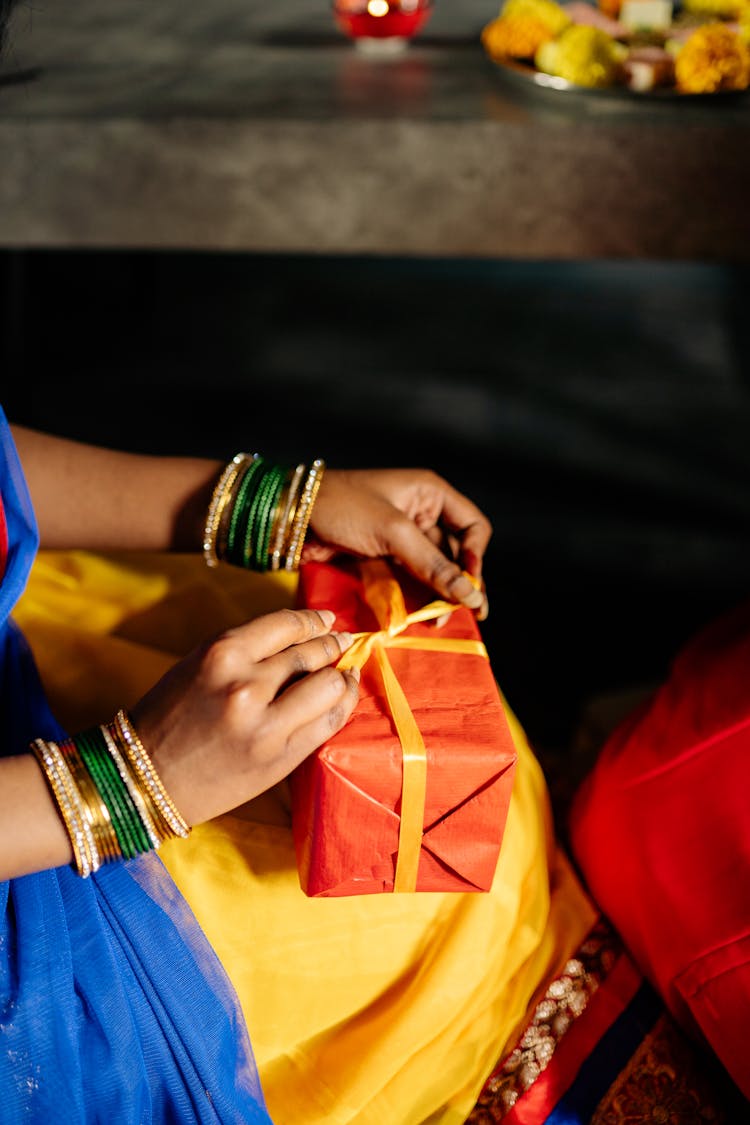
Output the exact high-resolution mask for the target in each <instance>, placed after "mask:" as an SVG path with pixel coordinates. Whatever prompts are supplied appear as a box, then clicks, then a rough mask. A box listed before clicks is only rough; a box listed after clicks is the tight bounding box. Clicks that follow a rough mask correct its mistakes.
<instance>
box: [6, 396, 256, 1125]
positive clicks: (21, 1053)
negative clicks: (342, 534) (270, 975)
mask: <svg viewBox="0 0 750 1125" xmlns="http://www.w3.org/2000/svg"><path fill="white" fill-rule="evenodd" d="M0 496H1V497H2V502H3V506H4V509H5V517H6V522H7V527H8V546H9V549H8V557H7V560H6V566H5V573H4V575H0V579H1V582H0V755H2V756H6V755H11V754H19V753H23V752H24V751H25V750H26V748H27V746H28V743H29V741H30V740H31V739H32V738H34V737H37V736H42V737H47V738H53V739H54V738H59V737H61V736H62V734H63V732H62V731H61V730H60V728H59V726H58V724H57V723H56V721H55V719H54V717H53V716H52V714H51V713H50V710H49V708H48V706H47V703H46V701H45V698H44V694H43V691H42V688H41V685H40V683H39V679H38V676H37V674H36V670H35V667H34V663H33V660H32V657H31V654H30V652H29V650H28V647H27V645H26V644H25V642H24V639H23V637H22V636H21V634H20V633H19V631H18V629H17V628H16V627H15V626H14V625H13V623H12V622H11V621H10V620H9V614H10V612H11V610H12V608H13V606H14V604H15V602H16V600H17V598H18V597H19V595H20V594H21V592H22V590H23V588H24V585H25V582H26V578H27V575H28V571H29V568H30V566H31V562H32V560H33V557H34V553H35V550H36V546H37V532H36V525H35V520H34V515H33V512H32V509H31V503H30V500H29V497H28V493H27V490H26V486H25V484H24V480H23V475H22V472H21V469H20V465H19V463H18V460H17V457H16V453H15V449H14V447H13V443H12V438H11V436H10V430H9V428H8V425H7V422H6V419H5V416H4V414H3V413H2V410H0ZM0 1121H2V1123H3V1125H15V1123H16V1122H19V1123H20V1122H24V1123H26V1122H39V1123H42V1122H44V1125H49V1123H50V1122H57V1121H64V1122H66V1125H79V1123H82V1122H107V1123H108V1125H148V1123H151V1122H153V1123H157V1122H158V1123H171V1122H180V1123H183V1122H212V1123H215V1122H232V1123H233V1125H234V1123H236V1122H250V1123H253V1122H263V1123H266V1125H267V1123H269V1122H270V1118H269V1117H268V1114H267V1112H266V1110H265V1106H264V1103H263V1098H262V1094H261V1091H260V1085H259V1082H258V1076H257V1071H256V1068H255V1063H254V1061H253V1057H252V1051H251V1049H250V1043H249V1040H248V1036H247V1031H246V1029H245V1025H244V1022H243V1018H242V1014H241V1012H240V1010H239V1006H238V1004H237V1000H236V997H235V995H234V993H233V991H232V988H231V985H230V984H229V981H228V979H227V977H226V975H225V973H224V971H223V969H222V967H221V965H220V964H219V962H218V960H217V958H216V956H215V954H214V953H213V951H212V949H211V948H210V946H209V944H208V942H207V941H206V938H205V937H204V935H203V933H202V932H201V930H200V929H199V927H198V925H197V923H196V921H195V919H194V917H193V915H192V914H191V912H190V909H189V908H188V906H187V905H186V903H185V902H184V900H183V899H182V898H181V896H180V894H179V892H178V891H177V889H176V888H175V886H174V884H173V883H172V881H171V879H170V878H169V876H168V875H167V873H166V871H165V869H164V867H163V865H162V864H161V862H160V860H159V859H158V858H157V857H156V856H155V855H154V854H151V855H147V856H143V857H140V858H139V859H136V860H133V861H131V862H130V863H127V864H113V865H111V866H109V867H105V868H103V869H102V870H101V871H100V872H98V873H97V874H96V875H94V876H92V877H91V878H89V879H85V880H84V879H81V878H79V877H78V876H77V875H75V874H74V873H73V871H72V870H71V869H70V868H67V867H62V868H58V869H56V870H54V871H44V872H41V873H40V874H37V875H27V876H24V877H22V878H18V879H12V880H10V882H4V883H3V882H0Z"/></svg>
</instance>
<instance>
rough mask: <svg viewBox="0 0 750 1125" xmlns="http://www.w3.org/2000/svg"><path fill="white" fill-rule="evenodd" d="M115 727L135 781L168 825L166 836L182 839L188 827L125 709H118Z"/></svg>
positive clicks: (163, 821) (187, 831)
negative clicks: (135, 778) (136, 780)
mask: <svg viewBox="0 0 750 1125" xmlns="http://www.w3.org/2000/svg"><path fill="white" fill-rule="evenodd" d="M115 726H116V728H117V733H118V735H119V740H120V745H121V746H122V747H123V750H124V752H125V755H126V757H127V760H128V762H129V764H130V766H131V768H132V769H133V772H134V773H135V776H136V777H137V779H138V782H139V783H140V785H141V787H142V789H144V790H145V791H146V792H147V793H148V795H149V798H150V800H151V802H152V803H153V804H154V805H155V806H156V808H157V809H158V811H159V819H160V820H161V822H162V824H164V825H165V826H166V828H167V833H166V834H165V838H166V835H169V836H181V837H182V838H183V839H185V838H186V837H187V836H189V835H190V826H189V824H188V823H187V821H186V820H185V819H184V817H183V816H182V815H181V813H180V811H179V810H178V808H177V806H176V805H175V803H174V801H173V800H172V798H171V797H170V796H169V794H168V793H167V791H166V789H165V788H164V786H163V785H162V782H161V778H160V777H159V775H158V773H157V772H156V768H155V766H154V764H153V762H152V761H151V759H150V758H149V756H148V754H147V753H146V750H145V747H144V745H143V743H142V742H141V740H140V738H139V737H138V733H137V731H136V729H135V727H134V726H133V724H132V723H131V721H130V719H129V718H128V715H127V713H126V712H125V711H118V712H117V714H116V715H115Z"/></svg>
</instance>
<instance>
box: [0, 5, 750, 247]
mask: <svg viewBox="0 0 750 1125" xmlns="http://www.w3.org/2000/svg"><path fill="white" fill-rule="evenodd" d="M496 7H497V5H496V4H495V3H494V2H490V0H453V2H452V3H451V0H438V3H437V6H436V10H435V14H434V16H433V18H432V20H431V21H430V23H429V24H428V25H427V28H426V29H425V31H424V32H423V33H422V34H421V36H420V37H419V38H418V39H416V40H415V41H414V42H413V43H412V44H411V45H410V46H409V48H408V49H407V50H406V51H405V52H404V53H403V54H402V55H400V56H397V57H393V58H380V59H373V58H369V57H367V56H365V55H363V54H361V53H360V52H358V51H356V50H355V49H354V48H353V47H352V45H351V44H350V43H349V42H348V41H347V40H345V39H344V38H343V37H342V36H341V35H340V34H339V33H338V32H337V30H336V29H335V27H334V25H333V22H332V18H331V15H330V11H329V8H328V5H327V3H324V2H320V3H318V2H315V0H272V2H268V3H265V4H263V3H259V2H258V0H243V2H242V3H240V2H238V0H213V2H212V3H211V4H201V5H198V4H195V3H189V2H187V0H159V3H158V4H154V3H153V2H152V0H107V3H106V4H101V3H95V2H94V0H69V2H68V3H66V4H61V5H55V6H50V7H49V8H47V9H45V10H35V9H34V8H33V6H30V5H28V6H27V5H25V4H23V5H21V6H19V8H18V9H17V11H16V14H15V17H14V20H13V23H12V25H11V28H10V33H9V37H8V44H7V47H6V52H5V57H4V60H3V63H2V66H1V67H0V146H1V151H2V153H3V167H2V171H1V172H0V245H3V246H6V247H25V246H29V247H65V246H68V247H70V246H76V247H103V246H107V247H132V248H135V247H148V248H167V247H171V248H205V249H226V250H249V251H261V252H295V253H296V252H312V253H344V254H347V253H352V254H384V255H400V254H407V255H436V256H485V257H496V258H538V259H555V258H558V259H587V258H661V259H692V260H705V261H748V260H750V208H748V206H747V202H746V201H747V199H748V198H750V144H749V143H748V141H750V95H739V96H724V97H719V98H714V99H695V100H693V99H690V100H687V99H677V98H668V99H658V98H634V97H628V96H625V95H614V96H613V95H598V94H583V95H570V94H559V93H555V92H551V91H541V90H538V89H536V88H535V87H533V86H531V85H530V84H529V83H528V82H526V81H525V80H524V79H518V78H514V77H511V76H509V75H506V74H504V73H503V72H502V70H501V69H499V68H498V67H496V66H494V65H493V64H492V63H490V62H489V61H488V59H487V58H486V57H485V55H484V53H483V51H482V48H481V46H480V44H479V32H480V30H481V27H482V26H483V24H484V23H486V22H487V21H488V20H489V19H490V18H492V16H493V15H494V14H495V10H496Z"/></svg>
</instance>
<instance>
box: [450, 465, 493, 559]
mask: <svg viewBox="0 0 750 1125" xmlns="http://www.w3.org/2000/svg"><path fill="white" fill-rule="evenodd" d="M443 490H444V502H443V513H442V522H443V523H444V525H445V526H446V527H447V528H448V529H449V530H450V531H453V532H454V533H456V535H457V538H458V540H459V558H460V561H461V565H462V566H463V568H464V569H465V570H468V572H469V574H472V575H473V576H474V577H475V578H479V577H480V575H481V573H482V559H483V557H484V554H485V551H486V550H487V546H488V544H489V541H490V539H491V537H492V524H491V523H490V521H489V520H488V519H487V517H486V516H485V514H484V513H483V512H482V511H481V510H480V509H479V508H478V507H477V506H476V504H474V503H472V501H471V500H469V499H468V497H466V496H464V495H463V494H462V493H460V492H457V491H456V489H455V488H453V487H452V486H451V485H449V484H448V483H447V482H443Z"/></svg>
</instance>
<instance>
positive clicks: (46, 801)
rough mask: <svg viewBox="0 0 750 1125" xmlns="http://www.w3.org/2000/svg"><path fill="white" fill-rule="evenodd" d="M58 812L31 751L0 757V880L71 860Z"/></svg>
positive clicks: (59, 865)
mask: <svg viewBox="0 0 750 1125" xmlns="http://www.w3.org/2000/svg"><path fill="white" fill-rule="evenodd" d="M72 858H73V853H72V850H71V847H70V841H69V839H68V835H67V832H66V830H65V827H64V825H63V822H62V819H61V818H60V814H59V813H58V811H57V807H56V805H55V803H54V801H53V799H52V795H51V793H50V791H49V789H48V787H47V782H46V781H45V779H44V775H43V774H42V771H41V769H40V768H39V765H38V763H37V761H36V758H35V757H34V756H33V754H24V755H22V756H20V757H17V758H3V759H0V880H5V879H11V878H14V877H15V876H18V875H28V874H30V873H31V872H33V871H44V870H46V869H47V868H49V867H61V866H62V865H63V864H65V863H70V862H71V860H72Z"/></svg>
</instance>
